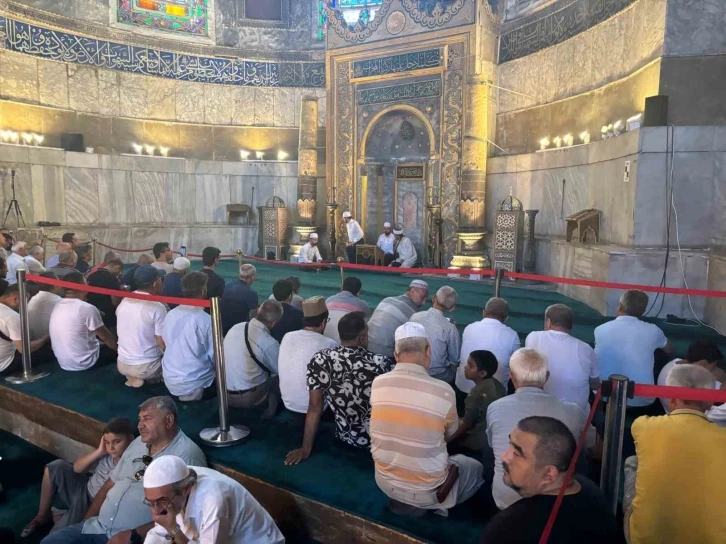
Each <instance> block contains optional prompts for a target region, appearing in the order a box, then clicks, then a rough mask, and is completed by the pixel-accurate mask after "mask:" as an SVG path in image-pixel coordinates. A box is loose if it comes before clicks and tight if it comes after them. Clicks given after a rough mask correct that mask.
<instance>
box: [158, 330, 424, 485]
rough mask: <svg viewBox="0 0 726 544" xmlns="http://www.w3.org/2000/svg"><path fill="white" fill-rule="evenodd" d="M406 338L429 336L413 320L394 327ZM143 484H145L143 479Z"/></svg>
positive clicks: (401, 336) (399, 335)
mask: <svg viewBox="0 0 726 544" xmlns="http://www.w3.org/2000/svg"><path fill="white" fill-rule="evenodd" d="M406 338H425V339H426V340H428V339H429V337H428V336H427V335H426V329H424V326H423V325H422V324H421V323H414V322H413V321H409V322H408V323H404V324H403V325H401V326H400V327H398V328H397V329H396V334H395V339H396V342H398V341H399V340H405V339H406ZM144 484H146V482H145V481H144Z"/></svg>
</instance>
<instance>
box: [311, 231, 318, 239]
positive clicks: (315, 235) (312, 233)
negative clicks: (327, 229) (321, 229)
mask: <svg viewBox="0 0 726 544" xmlns="http://www.w3.org/2000/svg"><path fill="white" fill-rule="evenodd" d="M310 239H311V240H317V239H318V233H317V232H311V233H310Z"/></svg>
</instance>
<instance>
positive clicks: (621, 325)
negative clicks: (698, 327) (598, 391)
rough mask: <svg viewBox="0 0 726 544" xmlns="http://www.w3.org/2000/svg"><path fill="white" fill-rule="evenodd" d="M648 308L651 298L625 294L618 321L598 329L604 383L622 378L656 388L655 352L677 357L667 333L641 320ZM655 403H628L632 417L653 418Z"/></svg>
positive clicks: (644, 400)
mask: <svg viewBox="0 0 726 544" xmlns="http://www.w3.org/2000/svg"><path fill="white" fill-rule="evenodd" d="M647 307H648V295H646V294H645V293H644V292H643V291H638V290H636V289H631V290H629V291H625V292H624V293H623V294H622V296H621V297H620V303H619V304H618V317H616V318H615V319H614V320H613V321H609V322H607V323H604V324H602V325H600V326H599V327H596V328H595V353H596V354H597V359H598V363H599V365H600V378H602V379H603V380H607V379H608V378H610V376H611V375H613V374H621V375H623V376H627V377H628V378H629V379H630V381H633V382H636V383H642V384H646V385H653V384H654V383H655V374H654V367H655V350H657V349H662V350H664V351H665V352H666V353H668V354H671V355H672V354H673V350H672V348H671V346H670V344H669V342H668V339H667V338H666V336H665V334H663V331H662V330H660V328H659V327H658V326H657V325H654V324H652V323H647V322H645V321H643V320H642V319H641V317H643V314H645V311H646V309H647ZM654 402H655V398H653V397H635V398H632V399H628V408H629V409H630V410H629V413H630V414H631V415H634V416H638V415H646V414H649V413H650V411H651V408H650V405H651V404H653V403H654ZM656 408H657V406H656Z"/></svg>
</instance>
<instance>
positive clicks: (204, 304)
mask: <svg viewBox="0 0 726 544" xmlns="http://www.w3.org/2000/svg"><path fill="white" fill-rule="evenodd" d="M26 278H27V280H28V281H32V282H35V283H44V284H46V285H56V286H58V287H63V288H66V289H72V290H74V291H85V292H88V293H97V294H99V295H111V296H112V297H120V298H134V299H137V300H152V301H154V302H161V303H165V304H177V305H179V306H182V305H183V306H198V307H200V308H209V307H210V303H209V301H208V300H200V299H193V298H176V297H157V296H154V295H139V294H136V293H129V292H126V291H117V290H116V289H104V288H102V287H91V286H89V285H79V284H77V283H73V282H70V281H63V280H52V279H50V278H43V277H42V276H36V275H34V274H28V275H27V276H26Z"/></svg>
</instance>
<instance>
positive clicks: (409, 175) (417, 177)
mask: <svg viewBox="0 0 726 544" xmlns="http://www.w3.org/2000/svg"><path fill="white" fill-rule="evenodd" d="M425 174H426V168H425V165H423V164H399V165H397V166H396V179H400V180H406V181H423V180H424V179H426V176H425Z"/></svg>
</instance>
